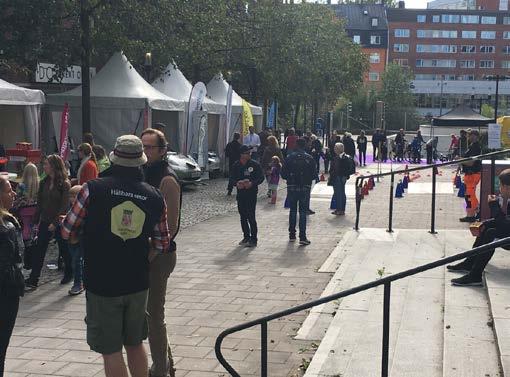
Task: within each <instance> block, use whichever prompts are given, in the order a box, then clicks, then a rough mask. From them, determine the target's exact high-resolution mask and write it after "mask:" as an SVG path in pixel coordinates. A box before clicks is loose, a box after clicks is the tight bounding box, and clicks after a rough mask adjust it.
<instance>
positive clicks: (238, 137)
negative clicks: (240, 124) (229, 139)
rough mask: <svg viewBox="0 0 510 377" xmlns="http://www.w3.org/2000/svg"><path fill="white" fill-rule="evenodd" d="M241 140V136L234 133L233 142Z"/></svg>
mask: <svg viewBox="0 0 510 377" xmlns="http://www.w3.org/2000/svg"><path fill="white" fill-rule="evenodd" d="M240 138H241V134H240V133H239V132H234V140H239V139H240Z"/></svg>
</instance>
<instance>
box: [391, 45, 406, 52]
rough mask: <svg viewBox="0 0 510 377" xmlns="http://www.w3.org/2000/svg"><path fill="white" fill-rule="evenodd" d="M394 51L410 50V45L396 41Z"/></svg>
mask: <svg viewBox="0 0 510 377" xmlns="http://www.w3.org/2000/svg"><path fill="white" fill-rule="evenodd" d="M393 51H395V52H409V45H408V44H407V43H395V44H394V45H393Z"/></svg>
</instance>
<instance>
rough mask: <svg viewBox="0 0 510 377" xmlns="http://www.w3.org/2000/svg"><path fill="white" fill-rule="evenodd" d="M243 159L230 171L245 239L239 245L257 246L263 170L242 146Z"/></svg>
mask: <svg viewBox="0 0 510 377" xmlns="http://www.w3.org/2000/svg"><path fill="white" fill-rule="evenodd" d="M240 152H241V157H240V158H239V161H237V162H235V163H234V166H232V170H231V171H230V183H231V184H232V185H235V186H236V187H237V196H236V199H237V209H238V211H239V215H240V216H241V228H242V229H243V235H244V237H243V239H242V240H241V242H239V245H242V246H248V247H255V246H257V231H258V229H257V220H256V218H255V209H256V207H257V194H258V186H259V185H260V184H261V183H262V182H264V174H263V173H262V168H261V167H260V164H259V163H258V162H257V161H254V160H252V159H251V148H250V147H248V146H247V145H242V146H241V149H240Z"/></svg>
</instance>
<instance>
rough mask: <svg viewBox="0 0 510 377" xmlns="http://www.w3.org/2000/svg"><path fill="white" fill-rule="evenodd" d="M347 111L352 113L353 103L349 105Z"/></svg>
mask: <svg viewBox="0 0 510 377" xmlns="http://www.w3.org/2000/svg"><path fill="white" fill-rule="evenodd" d="M347 111H348V112H349V113H352V102H349V103H348V104H347Z"/></svg>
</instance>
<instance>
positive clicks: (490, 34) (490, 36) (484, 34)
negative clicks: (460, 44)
mask: <svg viewBox="0 0 510 377" xmlns="http://www.w3.org/2000/svg"><path fill="white" fill-rule="evenodd" d="M480 38H482V39H496V32H495V31H482V32H481V33H480Z"/></svg>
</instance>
